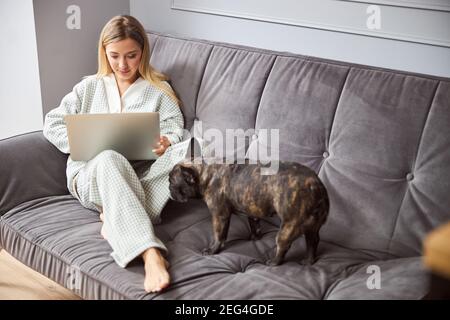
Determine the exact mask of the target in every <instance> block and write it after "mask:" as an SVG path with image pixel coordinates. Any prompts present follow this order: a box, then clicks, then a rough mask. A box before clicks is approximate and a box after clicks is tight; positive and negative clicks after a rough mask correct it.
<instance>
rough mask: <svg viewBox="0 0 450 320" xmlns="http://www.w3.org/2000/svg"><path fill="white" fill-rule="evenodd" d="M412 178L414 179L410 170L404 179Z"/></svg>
mask: <svg viewBox="0 0 450 320" xmlns="http://www.w3.org/2000/svg"><path fill="white" fill-rule="evenodd" d="M412 179H414V175H413V174H412V173H411V172H410V173H408V174H407V175H406V180H408V181H411V180H412Z"/></svg>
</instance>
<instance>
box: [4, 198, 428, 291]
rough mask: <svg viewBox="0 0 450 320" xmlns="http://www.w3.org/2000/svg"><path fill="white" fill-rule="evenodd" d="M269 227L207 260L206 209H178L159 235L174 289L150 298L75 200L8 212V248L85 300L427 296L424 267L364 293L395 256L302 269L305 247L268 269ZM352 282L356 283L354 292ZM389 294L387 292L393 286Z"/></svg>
mask: <svg viewBox="0 0 450 320" xmlns="http://www.w3.org/2000/svg"><path fill="white" fill-rule="evenodd" d="M262 226H263V228H262V232H263V237H262V239H261V240H257V241H251V240H249V236H250V230H249V226H248V224H247V220H246V218H245V217H243V216H238V215H234V216H233V218H232V221H231V227H230V232H229V235H228V241H227V243H226V246H225V248H224V249H223V251H222V252H221V253H220V254H217V255H212V256H202V254H201V251H202V249H204V248H205V247H207V246H208V245H209V243H211V241H212V226H211V219H210V214H209V212H208V211H207V208H206V207H205V205H204V203H203V202H201V201H198V200H193V201H190V202H189V203H188V204H187V205H186V204H179V203H175V202H169V203H168V205H167V206H166V208H165V209H164V212H163V215H162V223H161V224H160V225H158V226H156V228H155V231H156V234H157V235H158V237H160V239H161V240H162V241H164V242H165V243H166V244H167V247H168V249H169V256H168V259H169V261H170V264H171V267H170V269H169V271H170V274H171V277H172V285H171V286H170V287H169V288H168V290H166V291H164V292H163V293H159V294H147V293H146V292H145V291H144V290H143V280H144V274H143V272H144V269H143V264H142V261H140V259H136V260H135V261H133V262H131V263H130V265H129V266H128V267H127V268H125V269H122V268H120V267H119V266H118V265H117V264H116V263H115V262H114V260H113V259H112V258H111V256H110V253H111V248H110V246H109V244H108V242H107V241H106V240H104V239H103V238H102V237H101V235H100V228H101V222H100V220H99V217H98V213H96V212H94V211H91V210H88V209H85V208H83V207H82V206H81V205H80V204H79V203H78V201H77V200H75V199H74V198H73V197H71V196H70V195H66V196H54V197H45V198H40V199H36V200H32V201H28V202H26V203H23V204H21V205H19V206H17V207H16V208H14V209H13V210H11V211H9V212H8V213H7V214H5V215H4V216H3V217H2V218H1V220H0V241H1V243H3V245H4V247H5V249H6V250H7V251H8V252H10V253H11V254H12V255H13V256H15V257H17V258H18V259H19V260H20V261H22V262H24V263H25V264H27V265H29V266H31V267H32V268H33V269H35V270H37V271H39V272H41V273H42V274H44V275H46V276H48V277H50V278H52V279H54V280H55V281H57V282H58V283H60V284H62V285H64V286H66V287H69V288H70V289H72V290H73V291H74V292H75V293H76V294H78V295H80V296H81V297H82V298H85V299H204V298H205V297H208V298H209V299H322V298H325V299H326V298H348V297H354V296H355V291H353V290H351V288H352V287H354V288H355V290H356V289H357V290H358V292H359V294H361V296H364V297H367V298H372V297H373V298H377V297H378V298H380V297H383V298H388V297H394V298H395V297H401V294H400V293H401V292H403V291H402V290H406V289H407V288H414V291H411V292H410V293H409V295H408V297H411V298H421V297H422V296H423V295H425V293H426V291H425V287H426V282H425V279H424V278H423V277H415V278H414V277H411V274H412V273H413V274H414V272H415V270H416V269H417V270H416V271H417V273H419V271H420V269H421V267H420V265H419V264H418V263H417V261H414V260H408V259H406V260H391V261H393V262H391V263H390V264H391V265H395V266H396V267H395V268H396V269H392V271H389V277H394V278H395V281H397V282H400V283H403V284H404V286H403V287H402V288H390V289H389V290H386V291H383V294H380V293H377V292H376V291H374V290H371V289H369V288H367V287H366V286H365V285H364V283H365V281H366V279H365V278H367V277H369V275H367V274H366V275H365V274H364V272H363V271H362V270H365V269H364V268H365V266H366V265H368V264H373V263H375V264H379V265H381V266H382V268H383V266H384V265H386V264H389V259H394V258H395V257H394V256H391V255H386V254H383V253H379V252H375V251H374V252H371V251H358V250H350V249H347V248H344V247H341V246H337V245H334V244H332V243H329V242H325V241H323V242H321V243H320V245H319V250H318V254H319V259H318V261H317V262H316V263H315V264H314V265H312V266H303V265H300V264H299V261H300V260H301V259H302V257H303V256H304V255H305V244H304V239H302V238H301V239H298V240H297V241H295V242H294V243H293V245H292V248H291V250H290V251H289V252H288V254H287V256H286V261H285V263H284V264H282V265H280V266H277V267H269V266H266V265H265V264H264V261H265V260H267V259H268V258H269V257H270V256H271V255H272V254H273V250H274V247H275V235H276V232H277V230H278V228H277V227H276V226H275V225H274V223H273V221H270V220H268V221H263V224H262ZM405 269H407V270H411V272H408V273H405V272H404V270H405ZM389 270H391V269H389ZM352 277H354V278H352ZM383 277H384V273H383ZM347 278H348V279H352V280H351V281H350V280H349V282H345V281H346V280H345V279H347ZM386 279H389V278H386ZM382 285H385V286H388V282H385V281H384V278H383V279H382ZM336 290H337V291H336ZM399 290H400V291H399ZM335 292H336V294H334V293H335Z"/></svg>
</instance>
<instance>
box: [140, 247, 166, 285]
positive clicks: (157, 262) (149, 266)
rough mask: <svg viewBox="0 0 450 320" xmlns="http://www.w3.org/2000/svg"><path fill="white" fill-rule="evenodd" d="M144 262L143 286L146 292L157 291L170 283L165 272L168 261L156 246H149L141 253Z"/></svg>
mask: <svg viewBox="0 0 450 320" xmlns="http://www.w3.org/2000/svg"><path fill="white" fill-rule="evenodd" d="M142 258H143V259H144V263H145V280H144V288H145V291H147V292H159V291H161V290H162V289H164V288H166V287H167V286H168V285H169V283H170V276H169V273H168V272H167V269H168V268H169V263H168V262H167V260H166V259H164V257H163V256H162V254H161V252H160V251H159V250H158V249H157V248H149V249H147V250H146V251H144V253H143V254H142Z"/></svg>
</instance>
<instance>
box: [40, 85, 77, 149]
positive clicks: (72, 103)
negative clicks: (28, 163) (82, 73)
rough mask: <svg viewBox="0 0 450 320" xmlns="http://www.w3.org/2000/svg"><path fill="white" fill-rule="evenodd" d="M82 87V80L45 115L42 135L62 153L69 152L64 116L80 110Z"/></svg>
mask: <svg viewBox="0 0 450 320" xmlns="http://www.w3.org/2000/svg"><path fill="white" fill-rule="evenodd" d="M83 87H84V81H81V82H80V83H78V84H76V85H75V86H74V88H73V90H72V92H70V93H68V94H67V95H66V96H65V97H64V98H63V99H62V100H61V104H60V105H59V107H57V108H55V109H53V110H51V111H50V112H48V113H47V115H46V116H45V121H44V130H43V133H44V137H45V138H46V139H47V140H48V141H50V142H51V143H52V144H53V145H54V146H55V147H57V148H58V149H59V150H60V151H61V152H63V153H70V149H69V140H68V137H67V128H66V123H65V122H64V116H65V115H67V114H76V113H79V112H80V111H81V99H82V96H83V94H82V91H83Z"/></svg>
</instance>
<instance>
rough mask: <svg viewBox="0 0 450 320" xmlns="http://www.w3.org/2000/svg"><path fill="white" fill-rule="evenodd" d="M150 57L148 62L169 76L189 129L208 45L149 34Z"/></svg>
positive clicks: (208, 53) (208, 51) (208, 49)
mask: <svg viewBox="0 0 450 320" xmlns="http://www.w3.org/2000/svg"><path fill="white" fill-rule="evenodd" d="M150 35H151V37H150V42H151V46H152V48H153V49H152V56H151V59H150V63H151V64H152V66H153V67H154V68H155V69H156V70H159V71H164V74H165V75H167V76H168V77H169V78H170V84H171V86H172V88H173V89H174V90H175V92H176V93H177V95H178V97H179V99H180V100H181V101H182V104H181V109H182V111H183V115H184V118H185V128H186V129H188V130H189V129H191V127H192V125H193V123H194V119H195V117H196V115H195V106H196V105H197V96H198V92H199V90H200V84H201V82H202V79H203V74H204V72H205V68H206V63H207V61H208V58H209V56H210V54H211V50H212V48H213V46H212V45H211V44H206V43H201V42H192V41H186V40H182V39H176V38H172V37H161V36H157V35H153V34H150Z"/></svg>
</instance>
